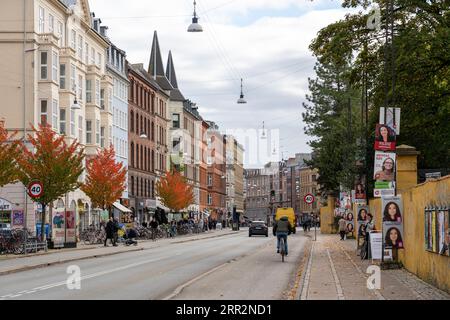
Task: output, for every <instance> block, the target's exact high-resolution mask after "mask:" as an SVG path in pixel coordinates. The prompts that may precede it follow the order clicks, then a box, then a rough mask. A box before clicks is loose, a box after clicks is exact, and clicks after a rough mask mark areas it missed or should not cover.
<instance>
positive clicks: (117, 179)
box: [81, 146, 126, 216]
mask: <svg viewBox="0 0 450 320" xmlns="http://www.w3.org/2000/svg"><path fill="white" fill-rule="evenodd" d="M86 171H87V178H86V183H85V184H83V185H82V186H81V190H83V191H84V193H86V195H87V196H88V197H89V198H90V199H91V202H92V206H93V207H95V208H102V209H103V210H106V209H108V211H109V214H110V216H111V212H112V211H111V208H112V205H113V203H114V202H116V201H117V200H118V199H120V197H121V196H122V193H123V192H124V190H125V187H126V169H125V167H124V166H123V165H122V163H120V162H115V152H114V148H113V147H112V146H111V147H110V148H109V149H103V150H101V151H100V152H99V153H98V154H97V155H96V156H95V157H94V158H92V159H89V160H88V161H87V164H86Z"/></svg>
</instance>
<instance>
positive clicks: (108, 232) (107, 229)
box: [105, 218, 115, 247]
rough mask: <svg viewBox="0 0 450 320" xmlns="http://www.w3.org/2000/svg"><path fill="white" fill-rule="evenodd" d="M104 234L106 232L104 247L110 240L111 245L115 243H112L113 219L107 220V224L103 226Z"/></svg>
mask: <svg viewBox="0 0 450 320" xmlns="http://www.w3.org/2000/svg"><path fill="white" fill-rule="evenodd" d="M105 232H106V238H105V247H107V246H108V245H107V244H106V242H107V241H108V239H110V240H111V243H112V244H113V245H114V244H115V242H114V222H113V218H109V220H108V223H107V224H106V226H105Z"/></svg>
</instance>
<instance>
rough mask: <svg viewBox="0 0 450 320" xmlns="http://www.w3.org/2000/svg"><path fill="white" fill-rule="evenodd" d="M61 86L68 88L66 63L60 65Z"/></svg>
mask: <svg viewBox="0 0 450 320" xmlns="http://www.w3.org/2000/svg"><path fill="white" fill-rule="evenodd" d="M59 88H60V89H62V90H64V89H66V65H65V64H61V65H59Z"/></svg>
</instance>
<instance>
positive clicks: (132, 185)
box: [131, 176, 134, 195]
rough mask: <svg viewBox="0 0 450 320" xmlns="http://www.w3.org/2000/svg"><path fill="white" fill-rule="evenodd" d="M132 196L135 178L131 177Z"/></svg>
mask: <svg viewBox="0 0 450 320" xmlns="http://www.w3.org/2000/svg"><path fill="white" fill-rule="evenodd" d="M131 194H132V195H134V177H133V176H131Z"/></svg>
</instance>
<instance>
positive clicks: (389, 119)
mask: <svg viewBox="0 0 450 320" xmlns="http://www.w3.org/2000/svg"><path fill="white" fill-rule="evenodd" d="M380 124H386V125H388V126H389V127H391V128H392V129H394V130H395V133H396V134H397V135H400V108H387V110H386V112H385V108H384V107H381V108H380Z"/></svg>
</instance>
